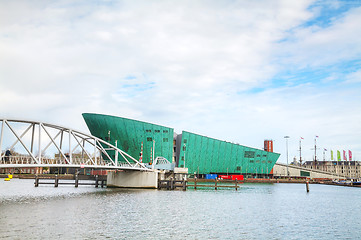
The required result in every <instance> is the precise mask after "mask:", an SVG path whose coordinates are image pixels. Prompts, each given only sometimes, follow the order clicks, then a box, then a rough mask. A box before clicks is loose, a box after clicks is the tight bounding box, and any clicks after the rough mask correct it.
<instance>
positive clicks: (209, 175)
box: [206, 174, 217, 179]
mask: <svg viewBox="0 0 361 240" xmlns="http://www.w3.org/2000/svg"><path fill="white" fill-rule="evenodd" d="M216 178H217V174H206V179H216Z"/></svg>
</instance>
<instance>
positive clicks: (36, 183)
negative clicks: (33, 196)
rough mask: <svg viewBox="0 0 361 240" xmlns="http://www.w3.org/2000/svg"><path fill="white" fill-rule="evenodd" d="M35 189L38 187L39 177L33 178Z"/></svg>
mask: <svg viewBox="0 0 361 240" xmlns="http://www.w3.org/2000/svg"><path fill="white" fill-rule="evenodd" d="M35 187H39V177H38V175H36V176H35Z"/></svg>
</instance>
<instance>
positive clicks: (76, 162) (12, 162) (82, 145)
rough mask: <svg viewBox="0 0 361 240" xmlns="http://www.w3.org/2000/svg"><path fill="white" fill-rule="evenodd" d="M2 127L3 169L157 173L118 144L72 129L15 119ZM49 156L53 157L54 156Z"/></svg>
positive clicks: (0, 156) (4, 121)
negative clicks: (122, 170)
mask: <svg viewBox="0 0 361 240" xmlns="http://www.w3.org/2000/svg"><path fill="white" fill-rule="evenodd" d="M0 126H1V132H0V168H21V167H69V168H92V169H124V170H126V169H129V170H138V171H154V170H153V169H149V168H147V167H146V166H145V165H144V164H143V163H141V162H139V161H138V160H137V159H135V158H133V157H132V156H130V155H129V154H127V153H126V152H124V151H122V150H121V149H119V148H117V146H116V145H117V144H116V143H115V145H112V144H110V143H108V142H106V141H104V140H102V139H100V138H97V137H94V136H92V135H89V134H85V133H82V132H79V131H76V130H72V129H70V128H65V127H61V126H57V125H53V124H47V123H42V122H34V121H26V120H14V119H0ZM5 142H6V144H9V145H7V146H6V147H5V146H3V145H5V144H4V143H5ZM10 144H11V145H10ZM14 147H16V149H15V151H13V149H14ZM19 151H21V153H20V152H19ZM47 154H53V157H50V156H47Z"/></svg>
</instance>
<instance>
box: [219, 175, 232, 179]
mask: <svg viewBox="0 0 361 240" xmlns="http://www.w3.org/2000/svg"><path fill="white" fill-rule="evenodd" d="M219 177H220V178H221V179H232V175H219Z"/></svg>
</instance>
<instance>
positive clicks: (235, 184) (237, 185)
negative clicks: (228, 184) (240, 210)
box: [235, 179, 238, 191]
mask: <svg viewBox="0 0 361 240" xmlns="http://www.w3.org/2000/svg"><path fill="white" fill-rule="evenodd" d="M237 184H238V182H237V179H236V182H235V185H236V191H237V190H238V185H237Z"/></svg>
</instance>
